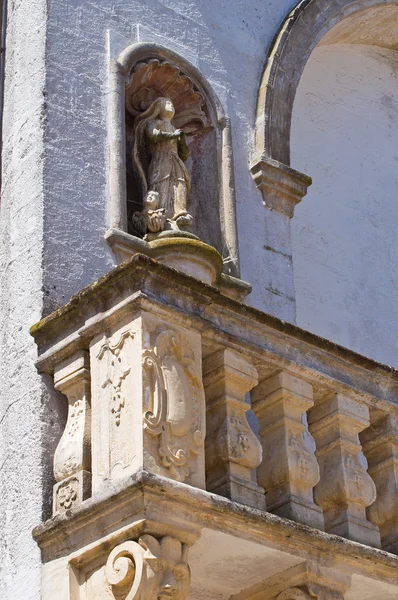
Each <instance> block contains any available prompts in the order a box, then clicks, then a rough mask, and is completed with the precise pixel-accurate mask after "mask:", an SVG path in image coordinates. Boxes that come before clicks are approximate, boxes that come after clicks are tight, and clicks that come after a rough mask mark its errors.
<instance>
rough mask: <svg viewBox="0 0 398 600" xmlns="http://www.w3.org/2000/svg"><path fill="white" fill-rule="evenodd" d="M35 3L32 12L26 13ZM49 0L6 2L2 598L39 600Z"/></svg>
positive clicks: (1, 221) (44, 453) (47, 446)
mask: <svg viewBox="0 0 398 600" xmlns="http://www.w3.org/2000/svg"><path fill="white" fill-rule="evenodd" d="M27 5H29V6H27ZM45 26H46V1H45V0H35V2H24V1H20V2H9V24H8V33H7V42H8V49H7V64H6V85H5V99H4V100H5V104H4V121H3V157H2V184H3V187H2V195H1V206H0V597H1V598H2V599H4V600H11V599H12V598H14V599H16V598H21V599H22V598H23V599H24V600H38V599H39V598H40V552H39V549H38V547H37V545H36V543H35V542H34V540H33V538H32V534H31V531H32V528H33V527H34V526H35V525H37V524H38V523H40V521H41V520H42V518H47V517H48V505H49V504H50V503H51V486H52V469H51V465H50V455H51V454H52V453H53V452H54V446H55V444H56V441H57V439H58V438H59V430H60V426H62V417H61V416H60V415H59V414H58V402H57V401H56V399H55V398H53V399H52V401H51V403H50V395H49V393H48V391H47V388H46V384H47V382H46V380H45V379H44V378H42V377H40V376H39V375H38V374H37V372H36V369H35V367H34V361H35V358H36V346H35V344H34V342H33V338H31V336H30V335H29V326H30V325H31V324H32V323H34V322H36V321H37V320H38V319H40V318H41V315H42V306H43V290H42V268H43V210H44V199H43V168H44V154H45V152H44V115H45V97H44V90H45V61H44V59H45Z"/></svg>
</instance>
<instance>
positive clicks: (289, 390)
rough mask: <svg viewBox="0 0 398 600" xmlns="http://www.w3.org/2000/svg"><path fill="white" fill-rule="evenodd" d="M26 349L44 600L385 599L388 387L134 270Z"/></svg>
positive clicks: (392, 490) (343, 357) (291, 333)
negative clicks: (44, 414) (39, 404)
mask: <svg viewBox="0 0 398 600" xmlns="http://www.w3.org/2000/svg"><path fill="white" fill-rule="evenodd" d="M31 332H32V335H33V336H34V338H35V340H36V342H37V345H38V348H39V358H38V361H37V367H38V369H39V371H40V372H42V373H48V374H50V375H52V376H53V377H54V385H55V388H56V389H57V390H59V391H60V392H62V393H63V394H64V395H65V396H66V397H67V399H68V406H69V408H68V420H67V423H66V427H65V431H64V433H63V435H62V437H61V440H60V442H59V445H58V448H57V450H56V453H55V456H54V476H55V485H54V494H53V517H52V518H51V519H49V520H48V521H46V522H45V523H43V524H41V525H39V526H38V527H36V528H35V530H34V537H35V539H36V540H37V542H38V544H39V545H40V547H41V551H42V557H43V563H44V565H43V599H45V600H46V599H47V598H54V597H57V599H61V600H66V599H68V600H71V599H73V600H83V599H85V600H86V599H87V600H88V599H91V598H112V597H113V598H116V599H117V600H119V599H123V600H124V599H126V600H127V599H129V600H132V599H133V598H134V599H139V600H144V599H145V600H147V599H150V598H159V599H161V600H164V599H165V598H176V599H177V600H185V598H190V599H192V600H193V599H196V600H202V599H203V600H204V599H207V598H212V599H217V600H223V599H227V598H231V597H233V598H234V599H235V600H243V599H253V600H254V599H256V600H260V598H261V599H262V600H268V599H269V600H271V599H272V600H273V599H278V600H289V599H291V600H294V599H308V600H309V599H310V598H319V599H320V600H324V599H325V600H326V599H327V600H332V599H333V600H337V599H343V598H344V599H345V600H354V599H355V600H357V599H358V598H366V600H376V599H377V600H380V599H383V600H389V599H391V600H392V599H393V598H396V597H397V594H398V569H397V566H398V558H397V556H396V555H395V554H397V553H398V504H397V502H396V496H397V492H398V442H397V440H398V418H397V415H398V412H397V408H398V407H397V399H398V387H397V384H398V373H397V372H396V371H394V370H393V369H390V368H389V367H386V366H384V365H380V364H378V363H375V362H373V361H371V360H369V359H367V358H365V357H363V356H359V355H357V354H355V353H353V352H351V351H348V350H346V349H344V348H341V347H339V346H336V345H335V344H333V343H331V342H328V341H326V340H323V339H321V338H318V337H317V336H314V335H312V334H310V333H308V332H305V331H303V330H301V329H299V328H297V327H295V326H293V325H290V324H288V323H285V322H283V321H280V320H278V319H276V318H274V317H271V316H270V315H267V314H265V313H262V312H260V311H258V310H255V309H253V308H249V307H247V306H246V305H244V304H242V303H241V302H239V301H237V300H234V299H231V298H229V297H227V296H225V295H223V294H222V293H220V292H219V291H218V290H217V289H216V288H215V287H213V286H210V285H206V284H204V283H202V282H200V281H198V280H196V279H194V278H193V277H190V276H188V275H186V274H183V273H180V272H178V271H176V270H175V269H172V268H170V267H167V266H165V265H162V264H160V263H159V262H157V261H155V260H153V259H151V258H148V257H147V256H144V255H141V254H137V255H135V256H134V257H133V258H131V259H130V260H128V261H126V262H125V263H123V264H122V265H121V266H119V267H117V268H116V269H115V270H114V271H112V272H111V273H109V274H108V275H106V276H105V277H103V278H102V279H100V280H99V281H98V282H96V283H94V284H93V285H91V286H89V287H87V288H85V289H84V290H82V291H81V292H80V293H79V294H78V295H77V296H75V297H73V298H72V299H71V301H70V302H69V303H68V304H67V305H66V306H64V307H62V308H60V309H59V310H58V311H57V312H55V313H53V314H51V315H50V316H48V317H46V318H44V319H43V320H42V321H40V322H39V323H38V324H37V325H35V326H33V327H32V330H31ZM55 590H56V596H55V595H54V594H55Z"/></svg>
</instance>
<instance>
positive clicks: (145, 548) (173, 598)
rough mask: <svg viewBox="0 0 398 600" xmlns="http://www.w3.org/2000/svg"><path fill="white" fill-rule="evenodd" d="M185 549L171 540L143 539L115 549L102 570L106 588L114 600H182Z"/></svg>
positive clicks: (186, 582) (185, 579)
mask: <svg viewBox="0 0 398 600" xmlns="http://www.w3.org/2000/svg"><path fill="white" fill-rule="evenodd" d="M187 555H188V549H187V546H186V545H185V544H182V543H181V542H180V541H179V540H177V539H175V538H172V537H170V536H164V537H163V538H161V539H159V540H158V539H156V538H155V537H153V536H151V535H143V536H142V537H141V538H140V539H139V540H138V542H135V541H127V542H124V543H122V544H120V545H119V546H116V548H114V549H113V550H112V552H111V553H110V555H109V557H108V560H107V563H106V566H105V587H106V589H107V591H108V593H109V595H110V597H113V598H115V600H166V599H167V600H185V598H186V597H187V594H188V590H189V584H190V570H189V566H188V556H187Z"/></svg>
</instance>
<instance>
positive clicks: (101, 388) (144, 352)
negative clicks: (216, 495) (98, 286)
mask: <svg viewBox="0 0 398 600" xmlns="http://www.w3.org/2000/svg"><path fill="white" fill-rule="evenodd" d="M90 355H91V371H92V388H93V407H92V410H93V432H92V437H93V493H98V492H99V491H101V489H103V488H104V487H107V486H109V485H112V482H114V481H117V480H119V479H123V478H124V477H126V476H129V475H132V474H133V473H135V472H137V471H138V470H139V469H142V468H146V469H148V470H149V471H151V472H153V473H157V474H159V475H164V476H166V477H170V478H171V479H175V480H176V481H184V482H185V483H188V484H190V485H194V486H196V487H201V488H204V487H205V470H204V438H205V399H204V391H203V384H202V375H201V339H200V334H198V333H197V332H195V331H192V330H188V329H185V328H184V327H181V326H179V325H177V324H174V323H172V322H170V321H168V322H166V321H164V320H162V319H161V318H158V317H156V316H155V315H151V314H149V313H147V312H145V311H140V312H138V314H136V315H135V317H134V318H133V319H131V318H130V319H129V318H126V319H124V320H122V321H119V322H117V323H116V324H115V325H113V326H111V327H110V328H109V329H107V330H106V331H103V332H101V333H100V334H98V335H97V336H95V337H94V338H93V340H92V342H91V347H90Z"/></svg>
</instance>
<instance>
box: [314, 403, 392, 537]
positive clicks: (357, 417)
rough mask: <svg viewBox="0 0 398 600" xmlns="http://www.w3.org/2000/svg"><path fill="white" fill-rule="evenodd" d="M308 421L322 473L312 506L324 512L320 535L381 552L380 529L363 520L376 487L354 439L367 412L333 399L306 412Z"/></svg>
mask: <svg viewBox="0 0 398 600" xmlns="http://www.w3.org/2000/svg"><path fill="white" fill-rule="evenodd" d="M308 422H309V427H310V431H311V433H312V435H313V436H314V438H315V442H316V446H317V452H316V455H317V457H318V462H319V467H320V471H321V480H320V482H319V483H318V485H317V486H316V488H315V501H316V502H317V503H318V504H319V505H320V506H322V508H323V512H324V517H325V530H326V531H328V532H329V533H335V534H337V535H341V536H343V537H347V538H349V539H351V540H354V541H356V542H360V543H362V544H367V545H368V546H376V547H380V534H379V530H378V528H377V527H376V526H375V525H373V524H372V523H370V521H368V520H367V518H366V507H367V506H369V505H370V504H372V502H374V501H375V499H376V488H375V484H374V483H373V480H372V478H371V477H370V475H369V474H368V473H367V471H366V468H367V464H366V459H365V457H364V455H363V453H362V449H361V445H360V443H359V438H358V434H359V433H360V432H361V431H363V430H364V429H366V428H367V427H368V426H369V409H368V407H367V406H366V405H365V404H362V403H361V402H358V401H357V400H353V399H352V398H348V397H346V396H343V395H342V394H334V395H333V396H331V397H329V398H327V399H326V400H324V401H323V402H322V403H321V404H319V405H317V406H316V407H315V408H313V409H312V410H311V411H310V412H309V415H308Z"/></svg>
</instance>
